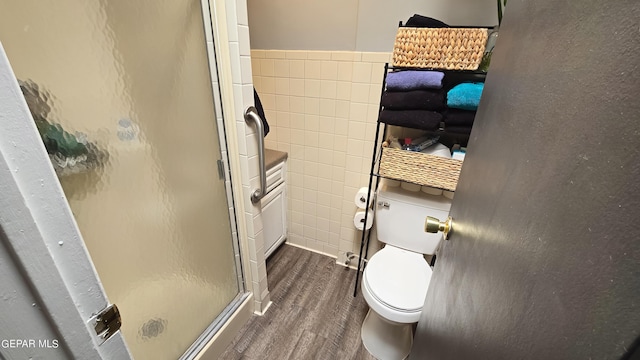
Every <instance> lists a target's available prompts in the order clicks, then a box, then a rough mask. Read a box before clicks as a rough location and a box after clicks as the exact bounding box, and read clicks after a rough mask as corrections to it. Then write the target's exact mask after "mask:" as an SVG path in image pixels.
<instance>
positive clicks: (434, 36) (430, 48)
mask: <svg viewBox="0 0 640 360" xmlns="http://www.w3.org/2000/svg"><path fill="white" fill-rule="evenodd" d="M487 37H488V30H487V29H471V28H412V27H401V28H398V34H397V35H396V41H395V45H394V47H393V66H397V67H413V68H429V69H445V70H477V69H478V66H479V65H480V61H482V55H483V54H484V50H485V45H486V42H487Z"/></svg>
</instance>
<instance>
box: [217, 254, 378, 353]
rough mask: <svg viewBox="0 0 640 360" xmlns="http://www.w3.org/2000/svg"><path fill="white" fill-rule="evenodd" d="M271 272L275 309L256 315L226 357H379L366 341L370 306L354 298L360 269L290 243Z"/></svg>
mask: <svg viewBox="0 0 640 360" xmlns="http://www.w3.org/2000/svg"><path fill="white" fill-rule="evenodd" d="M267 274H268V278H269V289H270V292H271V301H273V304H272V305H271V308H269V309H268V310H267V313H266V314H265V315H264V316H255V315H254V316H252V317H251V319H250V320H249V322H248V323H247V324H246V325H245V326H244V327H243V328H242V330H240V332H239V333H238V335H237V336H236V338H235V339H234V340H233V342H232V343H231V345H229V347H228V348H227V349H226V351H225V353H224V354H223V355H222V357H221V359H230V360H239V359H245V360H263V359H278V360H280V359H296V360H297V359H331V360H333V359H341V360H349V359H354V360H355V359H358V360H365V359H366V360H369V359H374V358H373V357H372V356H371V355H370V354H369V353H368V352H367V350H366V349H365V348H364V347H363V346H362V341H361V340H360V325H361V324H362V320H364V317H365V315H366V314H367V310H368V308H367V304H366V302H365V300H364V298H363V297H362V294H358V297H356V298H354V297H353V286H354V281H355V275H356V272H355V271H354V270H351V269H347V268H344V267H342V266H339V265H336V264H335V259H332V258H330V257H327V256H323V255H319V254H316V253H313V252H310V251H305V250H302V249H299V248H296V247H293V246H290V245H287V244H284V245H283V246H281V247H280V249H279V250H278V251H277V252H276V253H274V254H273V255H272V256H271V257H270V258H269V260H268V261H267Z"/></svg>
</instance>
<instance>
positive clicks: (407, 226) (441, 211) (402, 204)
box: [375, 183, 451, 255]
mask: <svg viewBox="0 0 640 360" xmlns="http://www.w3.org/2000/svg"><path fill="white" fill-rule="evenodd" d="M450 208H451V200H449V199H447V198H445V197H444V196H434V195H429V194H425V193H423V192H421V191H419V192H411V191H407V190H404V189H402V188H400V187H391V186H386V185H384V183H383V184H382V185H381V186H380V187H379V188H378V198H377V200H376V216H375V221H376V232H377V234H378V240H380V241H381V242H384V243H387V244H389V245H393V246H396V247H399V248H402V249H406V250H409V251H414V252H418V253H421V254H429V255H431V254H435V251H436V249H437V248H438V246H439V245H440V242H441V241H442V233H437V234H430V233H427V232H425V231H424V222H425V219H426V217H427V216H433V217H435V218H437V219H440V220H442V221H444V220H445V219H446V218H447V216H449V209H450Z"/></svg>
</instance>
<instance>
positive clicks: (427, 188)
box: [420, 186, 442, 196]
mask: <svg viewBox="0 0 640 360" xmlns="http://www.w3.org/2000/svg"><path fill="white" fill-rule="evenodd" d="M420 190H422V192H423V193H426V194H429V195H436V196H440V195H442V190H440V189H436V188H434V187H431V186H423V187H421V188H420Z"/></svg>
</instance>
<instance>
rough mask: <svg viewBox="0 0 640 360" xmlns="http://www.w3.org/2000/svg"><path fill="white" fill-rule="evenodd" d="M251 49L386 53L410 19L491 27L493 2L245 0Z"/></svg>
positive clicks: (493, 23)
mask: <svg viewBox="0 0 640 360" xmlns="http://www.w3.org/2000/svg"><path fill="white" fill-rule="evenodd" d="M247 7H248V11H249V27H250V28H251V44H252V49H264V50H271V49H278V50H328V51H336V50H341V51H365V52H375V51H383V52H384V51H391V50H392V49H393V39H394V36H395V34H396V29H397V27H398V22H399V21H403V22H405V21H407V19H408V18H409V17H410V16H411V15H413V14H421V15H425V16H431V17H434V18H437V19H440V20H442V21H444V22H446V23H448V24H451V25H474V26H493V25H495V24H497V23H498V20H497V10H496V2H495V0H430V1H423V0H394V1H389V0H345V1H340V0H329V1H296V0H248V1H247Z"/></svg>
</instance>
